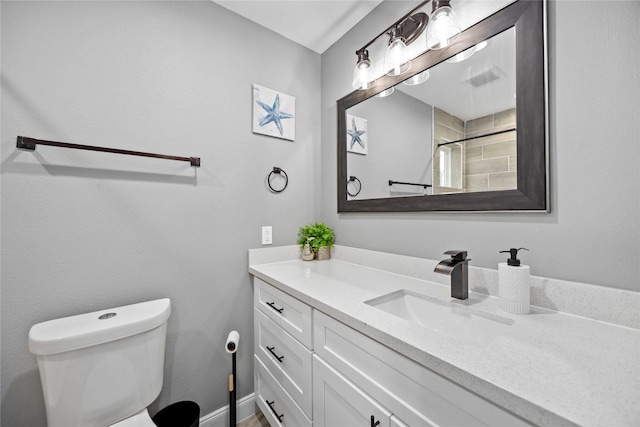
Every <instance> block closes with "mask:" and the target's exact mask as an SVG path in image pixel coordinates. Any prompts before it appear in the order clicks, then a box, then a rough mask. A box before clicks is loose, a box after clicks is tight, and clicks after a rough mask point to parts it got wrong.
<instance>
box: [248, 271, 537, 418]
mask: <svg viewBox="0 0 640 427" xmlns="http://www.w3.org/2000/svg"><path fill="white" fill-rule="evenodd" d="M254 285H255V289H254V307H255V308H254V351H255V353H254V359H255V374H254V379H255V391H256V401H257V404H258V406H259V407H260V409H261V410H262V412H263V413H264V415H265V417H266V418H267V420H268V421H269V423H270V425H271V426H272V427H277V426H290V427H306V426H311V425H315V426H316V427H359V426H362V427H369V426H377V427H427V426H431V427H446V426H456V427H457V426H508V427H519V426H528V425H529V424H527V423H526V422H524V421H523V420H521V419H520V418H518V417H516V416H514V415H512V414H511V413H509V412H506V411H505V410H503V409H501V408H499V407H498V406H496V405H494V404H492V403H490V402H488V401H486V400H485V399H483V398H481V397H479V396H478V395H476V394H474V393H472V392H470V391H468V390H467V389H465V388H463V387H460V386H459V385H457V384H454V383H453V382H451V381H449V380H447V379H446V378H444V377H442V376H440V375H438V374H436V373H435V372H433V371H431V370H429V369H427V368H425V367H424V366H422V365H420V364H418V363H416V362H414V361H412V360H410V359H408V358H407V357H405V356H403V355H401V354H400V353H398V352H396V351H394V350H391V349H390V348H388V347H386V346H384V345H382V344H380V343H379V342H377V341H375V340H373V339H371V338H369V337H367V336H365V335H363V334H362V333H360V332H358V331H356V330H354V329H352V328H351V327H348V326H346V325H344V324H343V323H340V322H338V321H336V320H335V319H333V318H331V317H329V316H327V315H325V314H324V313H322V312H319V311H317V310H315V309H312V307H310V306H309V305H307V304H305V303H303V302H301V301H299V300H297V299H295V298H293V297H291V296H289V295H287V294H286V293H284V292H282V291H280V290H279V289H276V288H275V287H273V286H271V285H269V284H267V283H266V282H264V281H262V280H260V279H259V278H257V277H256V278H254Z"/></svg>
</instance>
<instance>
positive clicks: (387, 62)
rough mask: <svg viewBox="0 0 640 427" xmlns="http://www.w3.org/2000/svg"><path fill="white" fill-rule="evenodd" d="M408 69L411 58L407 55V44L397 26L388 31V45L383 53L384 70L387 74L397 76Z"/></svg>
mask: <svg viewBox="0 0 640 427" xmlns="http://www.w3.org/2000/svg"><path fill="white" fill-rule="evenodd" d="M410 69H411V60H410V59H409V57H408V55H407V45H406V44H405V38H404V37H403V35H402V32H401V31H400V27H399V26H398V27H395V28H393V29H392V30H391V31H390V32H389V46H388V47H387V51H386V53H385V55H384V71H385V73H386V74H387V75H389V76H399V75H401V74H404V73H406V72H407V71H409V70H410Z"/></svg>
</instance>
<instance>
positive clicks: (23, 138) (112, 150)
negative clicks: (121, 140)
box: [16, 136, 200, 167]
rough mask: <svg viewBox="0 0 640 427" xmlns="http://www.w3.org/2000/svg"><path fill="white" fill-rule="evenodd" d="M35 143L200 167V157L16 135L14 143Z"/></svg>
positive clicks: (33, 145)
mask: <svg viewBox="0 0 640 427" xmlns="http://www.w3.org/2000/svg"><path fill="white" fill-rule="evenodd" d="M36 145H49V146H52V147H63V148H73V149H76V150H89V151H101V152H103V153H114V154H127V155H129V156H141V157H153V158H155V159H167V160H179V161H181V162H189V163H190V164H191V166H194V167H200V157H179V156H167V155H164V154H154V153H145V152H142V151H131V150H119V149H117V148H105V147H95V146H92V145H80V144H69V143H67V142H56V141H45V140H42V139H35V138H29V137H26V136H18V141H17V143H16V147H17V148H21V149H23V150H31V151H33V150H35V149H36Z"/></svg>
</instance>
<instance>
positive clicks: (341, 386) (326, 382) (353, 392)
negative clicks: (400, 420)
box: [313, 355, 391, 427]
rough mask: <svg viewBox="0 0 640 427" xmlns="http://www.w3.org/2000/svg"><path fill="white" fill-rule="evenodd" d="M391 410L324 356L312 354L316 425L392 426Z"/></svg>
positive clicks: (326, 426)
mask: <svg viewBox="0 0 640 427" xmlns="http://www.w3.org/2000/svg"><path fill="white" fill-rule="evenodd" d="M390 420H391V413H390V412H389V411H388V410H386V409H385V408H383V407H382V406H380V404H378V403H377V402H376V401H375V400H373V399H372V398H371V397H369V396H368V395H367V394H366V393H365V392H364V391H362V390H361V389H359V388H358V387H357V386H356V385H354V384H353V383H351V382H350V381H349V380H347V379H346V378H345V377H343V376H342V375H340V374H339V373H338V372H337V371H335V370H334V369H333V368H331V367H330V366H329V365H327V364H326V363H325V362H324V361H323V360H322V359H320V358H318V357H317V356H315V355H314V356H313V423H314V426H315V427H373V426H376V427H390V425H391V424H390V423H391V421H390Z"/></svg>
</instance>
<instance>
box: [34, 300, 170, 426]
mask: <svg viewBox="0 0 640 427" xmlns="http://www.w3.org/2000/svg"><path fill="white" fill-rule="evenodd" d="M170 314H171V301H170V300H169V299H168V298H164V299H159V300H155V301H147V302H142V303H139V304H132V305H127V306H124V307H117V308H112V309H108V310H101V311H96V312H93V313H87V314H81V315H77V316H71V317H65V318H62V319H56V320H50V321H47V322H43V323H38V324H37V325H34V326H33V327H31V330H30V331H29V350H30V351H31V353H33V354H35V355H36V356H37V359H38V368H39V370H40V379H41V381H42V389H43V392H44V400H45V405H46V409H47V424H48V427H73V426H83V427H105V426H108V425H111V424H114V423H116V422H118V421H120V420H123V419H125V418H127V417H129V416H131V415H133V414H135V413H137V412H139V411H141V410H142V409H144V408H146V407H147V406H149V404H151V402H153V401H154V400H155V399H156V398H157V397H158V395H159V394H160V390H161V389H162V381H163V374H164V353H165V341H166V336H167V319H168V318H169V315H170Z"/></svg>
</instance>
